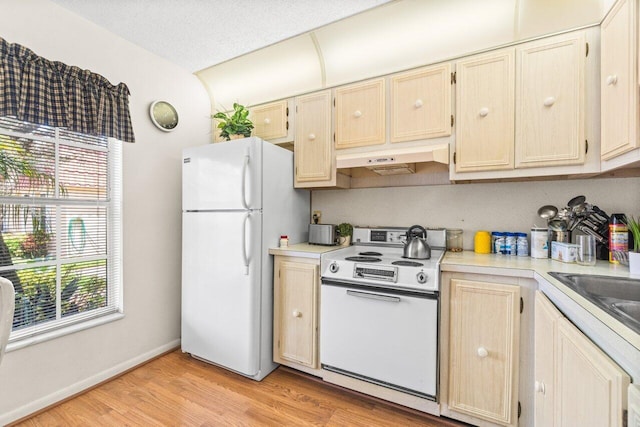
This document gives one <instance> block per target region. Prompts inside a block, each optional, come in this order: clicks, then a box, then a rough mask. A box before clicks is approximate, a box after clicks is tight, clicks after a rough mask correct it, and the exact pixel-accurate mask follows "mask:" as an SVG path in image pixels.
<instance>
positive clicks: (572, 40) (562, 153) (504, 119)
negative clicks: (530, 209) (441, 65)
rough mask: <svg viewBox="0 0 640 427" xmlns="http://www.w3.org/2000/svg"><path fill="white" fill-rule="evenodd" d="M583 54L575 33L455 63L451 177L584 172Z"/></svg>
mask: <svg viewBox="0 0 640 427" xmlns="http://www.w3.org/2000/svg"><path fill="white" fill-rule="evenodd" d="M586 54H587V44H586V36H585V32H584V31H577V32H572V33H567V34H563V35H559V36H555V37H549V38H545V39H542V40H538V41H535V42H530V43H523V44H521V45H518V46H516V47H513V48H505V49H502V50H497V51H494V52H490V53H488V54H482V55H478V56H473V57H470V58H467V59H463V60H462V61H460V62H458V63H457V65H456V71H457V87H456V102H457V108H456V116H457V127H456V149H455V157H454V161H455V163H456V166H455V171H456V172H478V171H507V170H513V169H522V168H534V167H535V168H543V167H553V166H567V167H569V166H574V165H583V164H584V163H585V158H586V149H587V146H586V138H585V73H586V59H585V57H586ZM514 74H515V75H514ZM514 94H515V95H514ZM563 171H564V170H563ZM555 173H562V171H556V172H555ZM565 173H566V172H565ZM505 176H506V175H505ZM494 177H495V176H494Z"/></svg>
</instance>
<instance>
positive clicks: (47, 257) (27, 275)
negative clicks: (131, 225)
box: [0, 118, 122, 343]
mask: <svg viewBox="0 0 640 427" xmlns="http://www.w3.org/2000/svg"><path fill="white" fill-rule="evenodd" d="M121 164H122V147H121V144H120V143H119V142H118V141H116V140H114V139H109V138H106V137H94V136H87V135H83V134H80V133H75V132H69V131H67V130H64V129H61V128H53V127H48V126H41V125H33V124H29V123H25V122H20V121H17V120H13V119H9V118H0V276H3V277H6V278H7V279H9V280H11V281H12V282H13V283H14V287H15V288H16V307H15V315H14V320H13V330H12V333H11V338H10V343H17V342H22V341H23V340H24V341H28V340H27V339H28V338H33V337H37V336H42V335H43V334H45V333H50V332H52V331H55V330H61V329H62V328H65V327H71V326H72V325H73V327H74V328H77V327H78V326H77V325H83V324H84V325H87V324H88V323H89V322H88V321H90V320H93V319H95V318H97V317H102V316H106V315H110V314H114V313H117V312H120V311H121V308H122V301H121V281H122V279H121V264H120V259H121V187H122V186H121V175H122V173H121Z"/></svg>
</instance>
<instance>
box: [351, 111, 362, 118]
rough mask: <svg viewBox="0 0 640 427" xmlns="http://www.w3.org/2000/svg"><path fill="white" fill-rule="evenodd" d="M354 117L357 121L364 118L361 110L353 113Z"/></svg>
mask: <svg viewBox="0 0 640 427" xmlns="http://www.w3.org/2000/svg"><path fill="white" fill-rule="evenodd" d="M353 117H355V118H356V119H357V118H358V117H362V111H360V110H356V111H355V112H354V113H353Z"/></svg>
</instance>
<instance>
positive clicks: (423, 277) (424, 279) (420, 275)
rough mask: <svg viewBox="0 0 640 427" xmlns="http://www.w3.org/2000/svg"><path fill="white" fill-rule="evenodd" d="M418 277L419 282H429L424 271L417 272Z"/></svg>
mask: <svg viewBox="0 0 640 427" xmlns="http://www.w3.org/2000/svg"><path fill="white" fill-rule="evenodd" d="M416 279H418V283H427V274H426V273H425V272H423V271H421V272H420V273H418V274H416Z"/></svg>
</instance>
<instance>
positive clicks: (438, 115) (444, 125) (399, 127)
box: [390, 63, 452, 142]
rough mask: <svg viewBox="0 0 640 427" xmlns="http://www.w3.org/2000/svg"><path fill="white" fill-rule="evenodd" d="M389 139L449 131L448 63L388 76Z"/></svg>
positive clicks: (415, 138) (449, 66)
mask: <svg viewBox="0 0 640 427" xmlns="http://www.w3.org/2000/svg"><path fill="white" fill-rule="evenodd" d="M390 86H391V121H390V126H391V137H390V140H391V142H402V141H413V140H419V139H427V138H437V137H441V136H449V135H451V126H452V125H451V65H450V64H449V63H447V64H441V65H436V66H433V67H426V68H421V69H419V70H414V71H410V72H406V73H402V74H396V75H394V76H391V78H390Z"/></svg>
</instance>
